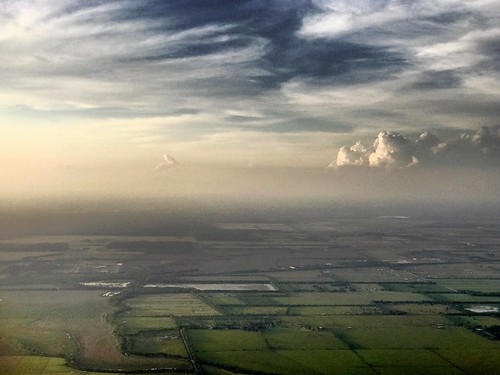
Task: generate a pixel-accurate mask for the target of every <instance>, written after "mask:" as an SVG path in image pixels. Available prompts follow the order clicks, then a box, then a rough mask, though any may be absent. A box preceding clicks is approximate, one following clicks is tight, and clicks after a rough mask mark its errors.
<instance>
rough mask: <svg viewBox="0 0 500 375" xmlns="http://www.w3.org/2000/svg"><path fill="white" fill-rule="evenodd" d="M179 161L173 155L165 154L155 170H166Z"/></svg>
mask: <svg viewBox="0 0 500 375" xmlns="http://www.w3.org/2000/svg"><path fill="white" fill-rule="evenodd" d="M178 164H179V163H178V162H177V160H175V159H174V158H173V157H172V156H170V155H168V154H165V155H163V160H162V161H161V162H160V163H159V164H158V165H157V166H156V167H155V171H164V170H167V169H170V168H173V167H175V166H177V165H178Z"/></svg>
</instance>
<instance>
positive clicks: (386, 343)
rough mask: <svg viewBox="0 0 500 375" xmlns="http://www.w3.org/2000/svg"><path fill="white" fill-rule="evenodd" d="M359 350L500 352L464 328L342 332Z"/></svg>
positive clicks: (377, 329)
mask: <svg viewBox="0 0 500 375" xmlns="http://www.w3.org/2000/svg"><path fill="white" fill-rule="evenodd" d="M338 331H339V333H340V334H341V335H345V337H347V338H348V340H349V341H351V342H354V343H356V344H357V345H358V347H359V348H360V349H453V350H458V349H466V348H476V349H494V348H496V349H497V350H498V349H500V345H499V343H498V342H495V341H492V340H488V339H487V338H484V337H482V336H479V335H477V334H475V333H472V332H470V331H468V330H467V329H465V328H462V327H445V328H442V329H439V328H437V327H413V326H394V327H383V328H351V329H348V328H347V329H346V328H339V329H338Z"/></svg>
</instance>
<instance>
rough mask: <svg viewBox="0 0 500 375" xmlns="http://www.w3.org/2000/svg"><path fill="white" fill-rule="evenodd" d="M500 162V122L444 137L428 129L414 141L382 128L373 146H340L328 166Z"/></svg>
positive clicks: (396, 167)
mask: <svg viewBox="0 0 500 375" xmlns="http://www.w3.org/2000/svg"><path fill="white" fill-rule="evenodd" d="M498 162H500V126H498V127H492V128H489V127H486V126H484V127H481V128H480V129H479V130H477V131H476V132H475V133H467V132H465V133H462V134H461V135H460V136H458V137H456V138H454V139H450V140H447V141H442V140H441V139H440V138H438V137H437V136H436V135H435V134H433V133H431V132H429V131H425V132H423V133H422V134H421V135H420V136H419V137H418V138H417V139H416V140H415V141H412V140H410V139H408V138H406V137H404V136H403V135H402V134H400V133H398V132H392V131H382V132H380V133H379V134H378V136H377V138H376V139H375V141H374V142H373V146H372V147H368V148H367V147H365V146H363V145H362V143H361V142H360V141H358V142H356V144H354V145H353V146H350V147H349V146H342V147H340V149H339V151H338V154H337V159H336V160H334V161H333V162H332V163H330V164H329V165H328V168H333V169H336V168H343V167H373V168H385V169H406V168H410V167H417V166H421V165H424V166H425V165H447V166H449V165H456V166H458V165H470V164H478V163H479V164H481V165H494V164H495V163H498Z"/></svg>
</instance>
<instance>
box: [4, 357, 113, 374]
mask: <svg viewBox="0 0 500 375" xmlns="http://www.w3.org/2000/svg"><path fill="white" fill-rule="evenodd" d="M0 369H1V371H2V375H20V374H23V375H63V374H68V373H72V374H75V375H84V374H85V375H104V373H97V372H87V371H77V370H74V369H72V368H69V367H68V366H66V364H65V360H64V359H62V358H51V357H41V356H0Z"/></svg>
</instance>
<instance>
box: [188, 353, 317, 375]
mask: <svg viewBox="0 0 500 375" xmlns="http://www.w3.org/2000/svg"><path fill="white" fill-rule="evenodd" d="M196 357H197V359H198V360H199V361H200V362H201V363H202V364H203V365H209V366H207V367H212V366H219V367H222V368H223V369H226V370H230V371H231V372H230V373H233V371H234V372H239V371H241V372H244V373H246V374H248V373H249V372H250V373H252V372H254V373H255V372H256V373H262V374H269V373H270V374H279V375H297V374H311V375H312V374H315V372H313V371H311V369H310V368H309V367H306V366H304V365H302V364H300V363H298V362H296V361H295V360H293V359H290V358H288V357H286V356H283V355H281V354H279V353H276V352H272V351H266V350H258V351H202V352H198V353H196Z"/></svg>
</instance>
